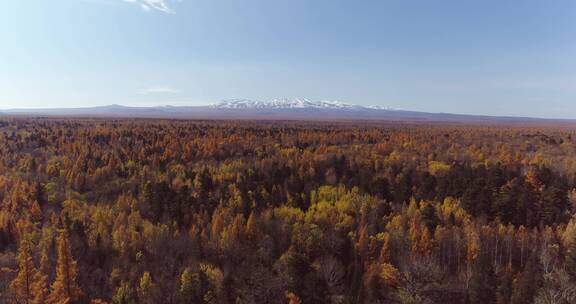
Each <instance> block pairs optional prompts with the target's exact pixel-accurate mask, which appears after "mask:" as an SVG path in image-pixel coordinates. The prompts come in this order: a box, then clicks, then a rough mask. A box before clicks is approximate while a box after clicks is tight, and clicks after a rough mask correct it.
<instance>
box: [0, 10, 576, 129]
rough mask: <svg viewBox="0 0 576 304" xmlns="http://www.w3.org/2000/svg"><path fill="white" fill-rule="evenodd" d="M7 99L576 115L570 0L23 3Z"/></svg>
mask: <svg viewBox="0 0 576 304" xmlns="http://www.w3.org/2000/svg"><path fill="white" fill-rule="evenodd" d="M0 37H2V47H1V48H0V109H9V108H62V107H65V108H70V107H72V108H73V107H90V106H103V105H110V104H121V105H126V106H162V105H173V106H183V105H189V106H196V105H205V104H210V103H215V102H218V101H220V100H223V99H228V98H248V99H256V100H270V99H274V98H279V97H287V98H295V97H300V96H303V97H307V98H310V99H313V100H340V101H343V102H346V103H351V104H358V105H379V106H385V107H391V108H397V109H403V110H413V111H423V112H436V113H437V112H444V113H462V114H481V115H494V116H524V117H544V118H576V102H574V101H575V100H576V56H574V54H575V53H576V40H575V39H574V37H576V2H574V1H569V0H559V1H537V0H511V1H496V0H487V1H477V2H473V1H457V0H449V1H423V0H421V1H400V0H398V1H381V0H367V1H362V3H358V2H352V1H344V0H314V1H306V0H293V1H265V0H244V1H234V0H62V1H43V0H22V1H7V2H6V3H3V9H2V10H1V11H0Z"/></svg>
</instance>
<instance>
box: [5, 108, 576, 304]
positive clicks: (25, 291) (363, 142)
mask: <svg viewBox="0 0 576 304" xmlns="http://www.w3.org/2000/svg"><path fill="white" fill-rule="evenodd" d="M574 188H576V129H574V128H572V129H571V128H568V127H559V126H497V125H494V126H490V125H478V126H464V125H442V124H428V125H424V124H395V125H392V124H382V123H364V124H361V125H359V124H357V123H356V124H348V123H312V122H233V121H205V122H204V121H177V120H166V121H163V120H104V119H41V118H37V119H33V118H2V119H0V302H1V303H18V304H20V303H25V304H32V303H35V304H41V303H49V304H56V303H70V304H71V303H94V304H96V303H100V304H102V303H117V304H132V303H134V304H147V303H167V304H180V303H181V304H185V303H193V304H203V303H222V304H224V303H234V304H239V303H288V304H298V303H305V304H308V303H310V304H315V303H471V304H485V303H486V304H489V303H500V304H505V303H513V304H523V303H565V304H568V303H576V216H575V211H576V191H575V190H574Z"/></svg>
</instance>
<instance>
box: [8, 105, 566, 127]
mask: <svg viewBox="0 0 576 304" xmlns="http://www.w3.org/2000/svg"><path fill="white" fill-rule="evenodd" d="M0 114H4V115H26V116H66V117H71V116H72V117H111V118H166V119H244V120H247V119H250V120H310V121H355V120H363V121H406V122H456V123H458V122H459V123H556V124H557V123H562V124H576V120H565V119H564V120H560V119H540V118H529V117H498V116H483V115H465V114H449V113H426V112H416V111H404V110H394V109H391V108H386V107H381V106H360V105H353V104H347V103H343V102H338V101H311V100H308V99H274V100H270V101H258V100H249V99H231V100H224V101H221V102H219V103H217V104H213V105H209V106H158V107H129V106H122V105H109V106H99V107H89V108H55V109H10V110H0Z"/></svg>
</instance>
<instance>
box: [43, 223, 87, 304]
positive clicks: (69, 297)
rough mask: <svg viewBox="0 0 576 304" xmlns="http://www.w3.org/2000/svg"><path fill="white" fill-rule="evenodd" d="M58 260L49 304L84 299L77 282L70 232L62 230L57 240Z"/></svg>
mask: <svg viewBox="0 0 576 304" xmlns="http://www.w3.org/2000/svg"><path fill="white" fill-rule="evenodd" d="M56 248H57V254H58V259H57V263H56V279H55V281H54V283H53V284H52V292H51V293H50V295H49V297H48V302H49V303H75V302H77V301H78V300H79V299H80V298H81V297H82V291H81V290H80V287H79V286H78V283H77V282H76V276H77V269H76V261H75V260H74V257H73V256H72V248H71V246H70V240H69V237H68V231H67V230H66V229H62V230H61V231H60V235H59V236H58V240H57V247H56Z"/></svg>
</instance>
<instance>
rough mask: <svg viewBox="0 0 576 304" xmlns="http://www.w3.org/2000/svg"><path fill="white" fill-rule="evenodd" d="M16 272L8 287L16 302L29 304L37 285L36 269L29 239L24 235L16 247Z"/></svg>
mask: <svg viewBox="0 0 576 304" xmlns="http://www.w3.org/2000/svg"><path fill="white" fill-rule="evenodd" d="M17 259H18V274H17V275H16V278H15V279H14V280H13V281H12V283H11V284H10V289H11V290H12V292H14V295H15V297H16V302H17V303H24V304H31V303H33V302H32V301H33V300H34V291H35V290H34V289H35V285H37V283H36V282H37V280H38V270H37V269H36V266H34V260H33V259H32V253H31V248H30V241H29V240H28V239H27V237H26V236H25V237H24V238H23V239H22V240H21V241H20V248H19V249H18V257H17Z"/></svg>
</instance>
